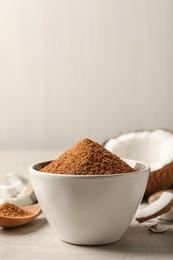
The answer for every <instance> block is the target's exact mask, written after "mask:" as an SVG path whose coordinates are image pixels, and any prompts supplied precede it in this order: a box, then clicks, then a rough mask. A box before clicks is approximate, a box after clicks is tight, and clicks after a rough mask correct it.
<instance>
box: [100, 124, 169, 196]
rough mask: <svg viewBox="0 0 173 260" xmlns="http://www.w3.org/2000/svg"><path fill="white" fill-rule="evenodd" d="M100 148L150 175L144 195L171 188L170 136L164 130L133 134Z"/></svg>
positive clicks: (117, 138) (110, 141) (126, 134)
mask: <svg viewBox="0 0 173 260" xmlns="http://www.w3.org/2000/svg"><path fill="white" fill-rule="evenodd" d="M103 146H104V147H105V148H106V149H107V150H109V151H110V152H112V153H115V154H117V155H118V156H119V157H121V158H128V159H133V160H137V161H142V162H144V163H146V164H147V165H149V166H150V169H151V173H150V176H149V180H148V184H147V187H146V191H145V195H146V196H149V195H151V194H153V193H154V192H157V191H159V190H162V189H167V188H169V187H170V186H171V185H173V132H172V131H169V130H165V129H156V130H151V131H149V130H147V131H146V130H144V131H135V132H129V133H125V134H121V135H119V136H117V137H114V138H110V139H109V140H107V141H106V142H104V144H103Z"/></svg>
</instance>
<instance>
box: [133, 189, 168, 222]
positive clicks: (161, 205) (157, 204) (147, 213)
mask: <svg viewBox="0 0 173 260" xmlns="http://www.w3.org/2000/svg"><path fill="white" fill-rule="evenodd" d="M172 207H173V193H171V192H163V193H162V195H161V196H160V198H159V199H158V200H156V201H154V202H153V203H151V204H150V205H149V206H147V207H146V208H144V209H138V210H137V213H136V220H137V221H138V222H144V221H147V220H149V219H152V218H155V217H158V216H160V215H162V214H164V213H166V212H168V211H169V210H170V209H171V208H172Z"/></svg>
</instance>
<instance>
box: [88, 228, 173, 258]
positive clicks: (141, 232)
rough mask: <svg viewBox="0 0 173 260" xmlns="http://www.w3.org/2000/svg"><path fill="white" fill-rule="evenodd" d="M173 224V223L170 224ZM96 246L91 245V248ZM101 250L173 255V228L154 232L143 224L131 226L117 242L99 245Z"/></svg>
mask: <svg viewBox="0 0 173 260" xmlns="http://www.w3.org/2000/svg"><path fill="white" fill-rule="evenodd" d="M170 225H171V226H173V224H172V223H171V224H170ZM92 248H93V250H96V247H90V250H92ZM97 249H98V250H99V251H100V252H103V254H104V253H105V254H106V253H108V252H109V253H113V252H116V253H119V254H120V253H123V254H125V255H133V254H135V255H136V254H138V255H141V256H142V255H143V256H144V255H145V256H147V255H148V256H149V255H160V256H162V255H164V256H166V255H171V254H173V230H172V229H170V230H169V231H167V232H165V233H159V234H158V233H152V232H150V231H148V230H147V228H145V227H142V226H140V225H139V226H130V227H129V228H128V230H127V232H126V233H125V234H124V236H123V237H122V238H121V239H120V240H119V241H117V242H115V243H112V244H109V245H103V246H98V247H97Z"/></svg>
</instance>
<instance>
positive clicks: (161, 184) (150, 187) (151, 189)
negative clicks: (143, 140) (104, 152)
mask: <svg viewBox="0 0 173 260" xmlns="http://www.w3.org/2000/svg"><path fill="white" fill-rule="evenodd" d="M155 130H159V129H155ZM155 130H136V131H133V132H143V131H150V132H152V131H155ZM160 130H163V131H166V132H169V133H170V134H172V135H173V131H171V130H167V129H160ZM127 133H130V132H126V133H121V134H119V135H117V136H116V137H113V138H109V139H107V140H106V141H104V142H103V146H105V145H106V143H107V142H108V141H109V140H110V139H116V138H118V137H119V136H120V135H125V134H127ZM127 159H128V158H127ZM172 185H173V161H172V162H170V163H169V164H166V165H165V166H163V168H161V169H159V170H157V171H151V172H150V176H149V179H148V184H147V187H146V190H145V196H146V197H148V196H149V195H151V194H153V193H155V192H157V191H160V190H163V189H167V188H170V187H171V186H172Z"/></svg>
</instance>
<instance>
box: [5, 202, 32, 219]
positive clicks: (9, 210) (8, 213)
mask: <svg viewBox="0 0 173 260" xmlns="http://www.w3.org/2000/svg"><path fill="white" fill-rule="evenodd" d="M29 215H32V213H31V212H29V211H27V210H24V209H22V208H20V207H18V206H17V205H15V204H13V203H11V202H5V203H4V204H2V205H0V217H25V216H29Z"/></svg>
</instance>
